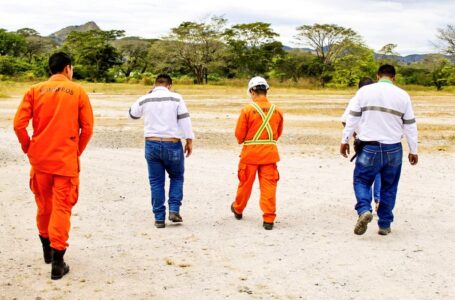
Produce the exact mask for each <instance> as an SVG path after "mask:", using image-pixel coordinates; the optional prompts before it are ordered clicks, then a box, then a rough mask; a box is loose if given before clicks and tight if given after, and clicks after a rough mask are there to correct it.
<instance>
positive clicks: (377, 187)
mask: <svg viewBox="0 0 455 300" xmlns="http://www.w3.org/2000/svg"><path fill="white" fill-rule="evenodd" d="M373 199H374V202H376V203H377V202H379V200H380V199H381V173H378V174H376V177H375V178H374V185H373Z"/></svg>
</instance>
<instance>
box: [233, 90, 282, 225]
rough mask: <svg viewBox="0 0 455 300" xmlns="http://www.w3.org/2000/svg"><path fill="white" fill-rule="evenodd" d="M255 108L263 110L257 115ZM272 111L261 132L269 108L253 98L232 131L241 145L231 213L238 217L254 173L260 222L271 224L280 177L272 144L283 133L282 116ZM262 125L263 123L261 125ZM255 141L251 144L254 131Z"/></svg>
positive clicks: (263, 101) (273, 217)
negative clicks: (266, 125) (258, 192)
mask: <svg viewBox="0 0 455 300" xmlns="http://www.w3.org/2000/svg"><path fill="white" fill-rule="evenodd" d="M255 104H256V105H257V106H256V107H257V108H259V109H261V110H262V111H263V114H262V115H261V114H260V113H259V112H258V111H257V109H256V108H255ZM273 108H274V111H273V112H272V113H271V115H270V119H269V120H268V122H267V123H268V124H270V127H269V129H270V132H271V133H272V137H270V135H269V129H264V128H262V127H263V124H264V121H263V120H264V119H265V118H266V117H267V116H268V113H269V111H270V110H271V109H272V105H271V104H270V103H269V101H268V100H267V98H266V97H265V96H261V97H259V98H257V99H255V102H254V103H252V104H250V105H247V106H246V107H244V108H243V109H242V111H241V113H240V117H239V119H238V121H237V127H236V129H235V136H236V138H237V141H238V143H239V144H242V143H243V144H244V145H243V149H242V153H241V154H240V163H239V170H238V178H239V181H240V182H239V186H238V190H237V196H236V198H235V202H234V203H233V208H234V210H235V211H236V212H237V213H239V214H241V213H242V212H243V210H244V209H245V207H246V205H247V203H248V200H249V198H250V195H251V190H252V188H253V183H254V180H255V177H256V173H258V175H259V185H260V189H261V198H260V207H261V210H262V212H263V220H264V222H267V223H273V221H274V220H275V217H276V187H277V182H278V180H279V178H280V175H279V173H278V169H277V166H276V163H277V162H278V161H279V160H280V156H279V154H278V148H277V146H276V141H277V140H278V139H279V138H280V136H281V133H282V132H283V113H282V111H281V110H280V109H279V108H275V107H274V106H273ZM264 125H265V124H264ZM260 130H262V133H260V135H258V136H257V138H258V140H257V141H256V142H252V141H253V140H254V137H255V136H256V135H257V134H258V131H260Z"/></svg>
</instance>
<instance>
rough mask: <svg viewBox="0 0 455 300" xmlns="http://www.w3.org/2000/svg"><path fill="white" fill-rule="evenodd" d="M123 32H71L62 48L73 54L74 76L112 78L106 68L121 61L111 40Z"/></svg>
mask: <svg viewBox="0 0 455 300" xmlns="http://www.w3.org/2000/svg"><path fill="white" fill-rule="evenodd" d="M123 34H124V31H122V30H109V31H102V30H90V31H86V32H76V31H73V32H71V33H70V34H69V35H68V37H67V39H66V41H65V43H64V45H63V49H65V50H67V51H69V52H70V53H71V55H72V56H73V59H74V61H75V63H74V64H75V77H76V78H77V77H80V78H85V79H88V80H94V81H109V80H112V78H110V76H109V73H108V70H109V69H110V68H111V67H113V66H116V65H120V64H121V63H122V61H121V56H120V54H119V52H118V51H117V49H116V48H115V47H114V46H113V45H112V42H113V41H114V40H115V39H116V38H118V37H121V36H123Z"/></svg>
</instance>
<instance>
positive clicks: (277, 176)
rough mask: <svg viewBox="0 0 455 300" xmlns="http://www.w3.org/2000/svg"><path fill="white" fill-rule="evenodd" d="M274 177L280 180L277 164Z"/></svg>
mask: <svg viewBox="0 0 455 300" xmlns="http://www.w3.org/2000/svg"><path fill="white" fill-rule="evenodd" d="M274 173H275V174H274V178H273V179H275V181H276V182H278V181H279V180H280V172H278V167H277V166H276V165H275V172H274Z"/></svg>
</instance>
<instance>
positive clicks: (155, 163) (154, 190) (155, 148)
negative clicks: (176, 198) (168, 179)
mask: <svg viewBox="0 0 455 300" xmlns="http://www.w3.org/2000/svg"><path fill="white" fill-rule="evenodd" d="M161 150H162V149H161V146H160V144H159V143H154V142H152V141H147V142H146V148H145V158H146V160H147V166H148V174H149V182H150V190H151V194H152V195H151V198H152V210H153V213H154V215H155V220H156V221H164V220H165V218H166V206H165V205H164V203H165V194H164V183H165V172H166V171H165V168H164V164H163V161H162V159H161V152H162V151H161Z"/></svg>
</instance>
